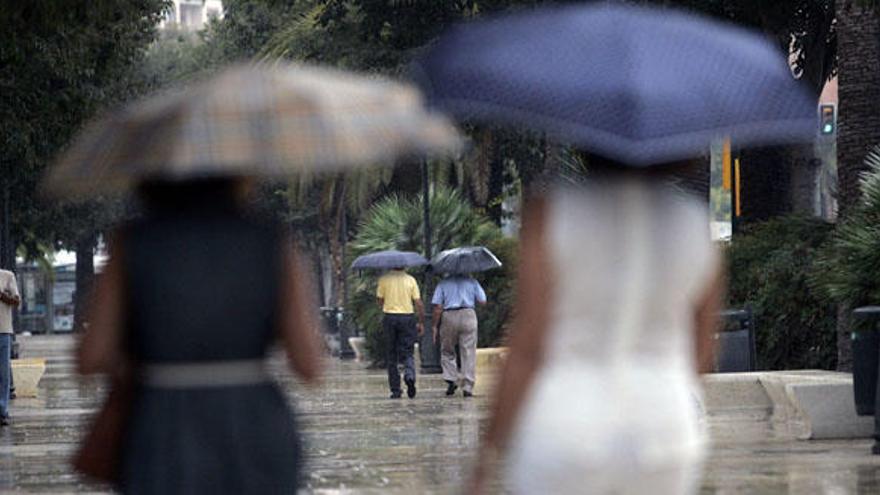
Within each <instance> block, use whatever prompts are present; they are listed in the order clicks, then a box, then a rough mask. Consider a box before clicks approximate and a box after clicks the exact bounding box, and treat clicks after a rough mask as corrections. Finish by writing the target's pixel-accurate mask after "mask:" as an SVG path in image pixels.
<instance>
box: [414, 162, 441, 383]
mask: <svg viewBox="0 0 880 495" xmlns="http://www.w3.org/2000/svg"><path fill="white" fill-rule="evenodd" d="M430 193H431V190H430V184H429V177H428V162H427V161H422V205H423V206H424V215H425V216H424V221H423V224H424V227H425V258H427V259H429V260H430V259H431V194H430ZM422 285H423V287H424V288H425V297H423V298H422V301H423V303H424V305H425V313H426V314H425V323H426V328H425V334H424V335H423V336H422V341H421V344H420V345H419V354H420V357H421V359H422V373H440V372H441V368H440V355H439V353H438V352H437V344H436V342H434V336H433V333H432V332H431V328H432V323H433V322H432V321H431V319H432V313H433V312H432V311H431V301H430V299H431V269H430V267H429V268H428V269H427V270H425V278H424V281H423V283H422Z"/></svg>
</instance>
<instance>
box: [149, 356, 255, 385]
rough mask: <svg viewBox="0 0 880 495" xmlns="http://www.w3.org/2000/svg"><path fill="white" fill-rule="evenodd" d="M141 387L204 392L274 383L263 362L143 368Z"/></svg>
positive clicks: (211, 362)
mask: <svg viewBox="0 0 880 495" xmlns="http://www.w3.org/2000/svg"><path fill="white" fill-rule="evenodd" d="M138 375H139V378H140V380H139V381H140V383H142V384H143V385H146V386H148V387H151V388H177V389H179V388H205V387H234V386H239V385H256V384H260V383H266V382H269V381H271V377H270V376H269V373H268V372H267V371H266V363H265V361H264V360H262V359H246V360H237V361H233V360H229V361H204V362H187V363H167V364H166V363H163V364H144V365H141V366H140V369H139V372H138Z"/></svg>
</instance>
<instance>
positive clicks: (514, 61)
mask: <svg viewBox="0 0 880 495" xmlns="http://www.w3.org/2000/svg"><path fill="white" fill-rule="evenodd" d="M413 72H414V74H413V75H414V76H415V77H416V78H417V80H418V81H419V84H420V85H421V86H422V87H423V89H424V91H425V95H426V97H427V99H428V101H429V102H430V103H431V104H433V105H435V106H436V107H438V108H440V109H442V110H444V111H448V112H450V113H452V114H454V115H455V116H456V117H459V118H461V119H474V120H478V121H484V122H491V123H506V124H512V125H516V126H521V127H525V128H528V129H531V130H535V131H539V132H544V133H547V134H549V135H551V136H552V137H554V138H556V139H558V140H560V141H562V142H565V143H569V144H572V145H575V146H577V147H579V148H582V149H585V150H589V151H593V152H595V153H598V154H600V155H603V156H606V157H608V158H613V159H615V160H618V161H621V162H625V163H628V164H630V165H642V166H644V165H651V164H656V163H663V162H666V161H673V160H678V159H682V158H688V157H692V156H697V155H699V154H701V153H704V152H705V151H706V150H707V149H708V146H709V142H710V141H711V140H712V139H713V138H716V137H724V136H729V137H730V138H731V139H732V140H733V141H734V142H735V143H736V144H737V145H740V146H744V145H750V144H773V143H779V142H786V141H799V140H802V141H808V140H810V139H812V138H813V136H814V135H815V133H816V98H815V97H812V96H811V95H810V94H809V92H808V91H807V90H806V89H805V87H804V86H803V85H802V84H801V83H799V82H798V81H796V80H795V79H794V78H793V77H792V75H791V69H790V67H789V64H788V61H787V59H786V57H785V55H784V54H783V53H782V52H781V51H780V50H779V49H778V47H776V46H774V45H773V44H772V43H771V42H769V41H768V40H767V39H766V37H764V36H761V35H760V34H756V33H752V32H750V31H746V30H745V29H741V28H738V27H734V26H732V25H729V24H724V23H720V22H716V21H712V20H709V19H705V18H701V17H697V16H693V15H690V14H684V13H681V12H676V11H674V10H671V9H657V8H645V7H637V6H629V5H620V4H616V3H606V2H596V3H592V4H588V5H573V6H566V7H561V8H547V9H536V10H530V11H528V12H527V13H522V14H513V15H509V16H504V17H500V18H495V19H493V20H487V21H483V22H474V23H468V24H464V25H461V26H458V27H455V28H453V29H452V30H451V31H450V32H449V33H447V34H446V35H445V36H443V37H441V38H440V39H439V40H438V41H437V42H436V43H435V44H433V45H432V47H431V48H430V49H429V50H428V51H427V52H426V53H425V54H424V55H423V56H422V57H421V58H420V59H419V60H418V62H417V63H416V64H414V66H413Z"/></svg>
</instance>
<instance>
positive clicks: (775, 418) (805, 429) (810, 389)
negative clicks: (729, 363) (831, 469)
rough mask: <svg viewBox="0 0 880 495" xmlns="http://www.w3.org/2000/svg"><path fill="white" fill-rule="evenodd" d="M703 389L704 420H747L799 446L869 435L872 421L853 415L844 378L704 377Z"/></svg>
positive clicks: (812, 373) (787, 374) (809, 373)
mask: <svg viewBox="0 0 880 495" xmlns="http://www.w3.org/2000/svg"><path fill="white" fill-rule="evenodd" d="M703 384H704V399H703V404H702V406H703V409H704V411H705V412H706V413H707V414H708V415H710V416H716V417H718V416H724V415H752V416H753V417H754V418H755V420H759V421H760V420H763V421H767V422H769V423H770V426H771V427H772V429H773V431H774V432H776V433H777V434H779V435H781V436H784V437H789V438H797V439H802V440H817V439H830V438H868V437H871V436H872V435H873V433H874V418H873V417H870V416H867V417H865V416H858V415H856V409H855V402H854V400H853V385H852V375H851V374H849V373H840V372H836V371H822V370H796V371H760V372H753V373H718V374H710V375H705V376H704V377H703ZM762 416H763V417H762Z"/></svg>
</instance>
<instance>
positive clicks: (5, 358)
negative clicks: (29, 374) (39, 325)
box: [0, 333, 12, 418]
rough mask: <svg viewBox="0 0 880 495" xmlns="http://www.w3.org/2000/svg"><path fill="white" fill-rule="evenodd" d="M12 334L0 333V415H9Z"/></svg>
mask: <svg viewBox="0 0 880 495" xmlns="http://www.w3.org/2000/svg"><path fill="white" fill-rule="evenodd" d="M11 353H12V334H10V333H0V417H3V418H5V417H7V416H9V386H10V385H11V383H12V363H11V362H10V360H9V358H10V355H11Z"/></svg>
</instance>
